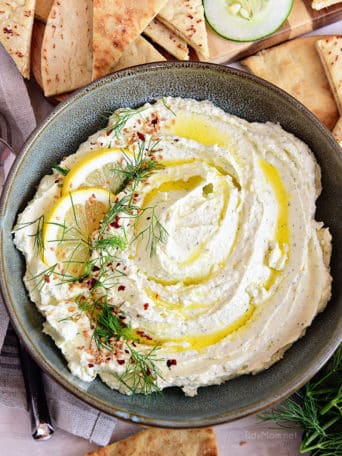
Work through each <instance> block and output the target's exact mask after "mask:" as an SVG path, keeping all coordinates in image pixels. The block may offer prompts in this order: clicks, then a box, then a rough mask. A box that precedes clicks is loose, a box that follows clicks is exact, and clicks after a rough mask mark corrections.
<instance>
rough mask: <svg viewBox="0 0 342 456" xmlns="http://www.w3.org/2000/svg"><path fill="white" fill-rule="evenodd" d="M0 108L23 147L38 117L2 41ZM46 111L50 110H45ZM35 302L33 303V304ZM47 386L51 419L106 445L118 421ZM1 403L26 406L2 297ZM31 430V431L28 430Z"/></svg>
mask: <svg viewBox="0 0 342 456" xmlns="http://www.w3.org/2000/svg"><path fill="white" fill-rule="evenodd" d="M0 111H1V112H2V113H3V114H4V115H5V116H6V118H7V120H8V122H9V123H10V126H11V130H12V136H13V138H12V146H13V148H14V150H16V151H18V150H20V148H21V146H22V145H23V143H24V141H25V139H26V138H27V137H28V135H29V134H30V133H31V131H32V130H33V129H34V128H35V126H36V119H35V115H34V112H33V109H32V105H31V101H30V98H29V95H28V92H27V90H26V86H25V83H24V81H23V79H22V77H21V75H20V73H19V72H18V70H17V68H16V66H15V64H14V62H13V61H12V59H11V58H10V57H9V56H8V54H7V53H6V51H5V50H4V48H3V47H2V46H1V44H0ZM45 111H46V112H48V111H49V109H45ZM32 305H33V304H32ZM44 385H45V390H46V395H47V399H48V403H49V407H50V413H51V416H52V420H53V422H54V424H55V425H56V426H57V427H60V428H61V429H64V430H66V431H68V432H71V433H72V434H75V435H78V436H80V437H84V438H86V439H89V440H90V441H92V442H95V443H97V444H99V445H106V444H107V443H108V442H109V440H110V438H111V435H112V433H113V430H114V428H115V426H116V420H115V419H114V418H111V417H109V416H108V415H106V414H104V413H101V412H99V411H97V410H95V409H94V408H92V407H89V406H88V405H86V404H85V403H83V402H82V401H80V400H79V399H77V398H76V397H74V396H72V395H71V394H69V393H68V392H67V391H65V390H64V389H63V388H61V387H60V386H59V385H57V384H56V383H55V382H54V381H53V380H52V379H50V378H49V377H48V376H47V375H46V374H44ZM0 404H2V405H6V406H9V407H22V408H25V407H26V398H25V387H24V383H23V377H22V373H21V368H20V361H19V356H18V348H17V346H16V341H15V336H14V332H13V329H12V328H11V327H10V325H9V321H8V316H7V313H6V310H5V308H4V305H3V303H2V302H1V299H0ZM27 432H28V433H29V432H30V430H29V429H28V430H27Z"/></svg>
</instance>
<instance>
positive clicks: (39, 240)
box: [13, 215, 45, 254]
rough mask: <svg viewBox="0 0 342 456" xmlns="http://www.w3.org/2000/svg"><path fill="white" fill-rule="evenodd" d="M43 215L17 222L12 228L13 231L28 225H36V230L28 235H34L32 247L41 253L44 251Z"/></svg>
mask: <svg viewBox="0 0 342 456" xmlns="http://www.w3.org/2000/svg"><path fill="white" fill-rule="evenodd" d="M44 223H45V221H44V215H41V216H39V217H38V218H36V219H35V220H33V221H32V222H23V223H17V224H16V225H15V227H14V228H13V231H14V232H15V231H20V230H23V229H25V228H28V227H29V226H33V225H36V231H35V232H34V233H33V234H30V237H34V247H35V248H36V249H37V251H38V252H39V253H40V254H42V253H43V251H44V242H43V229H44Z"/></svg>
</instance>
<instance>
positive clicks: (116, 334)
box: [75, 295, 161, 395]
mask: <svg viewBox="0 0 342 456" xmlns="http://www.w3.org/2000/svg"><path fill="white" fill-rule="evenodd" d="M75 302H76V304H77V305H78V308H79V310H80V311H82V312H86V313H87V315H88V317H89V319H90V321H91V322H92V323H94V324H95V329H94V332H93V336H92V337H93V340H94V342H95V344H96V346H97V349H98V350H101V349H104V350H109V351H111V350H113V349H114V345H115V342H116V341H121V342H123V343H124V348H125V352H126V353H127V354H128V357H127V359H125V363H126V368H125V371H124V372H123V373H122V374H120V375H119V374H116V378H117V379H118V380H119V382H121V383H122V384H124V385H125V386H126V387H127V388H128V389H129V391H131V392H132V393H143V394H146V395H147V394H151V393H153V392H159V391H160V390H159V387H158V384H157V379H158V378H160V377H161V372H160V370H159V368H158V367H157V364H156V363H157V362H158V361H160V359H159V358H158V357H157V356H156V352H157V350H159V348H160V347H158V346H157V345H155V346H154V347H152V348H151V349H149V350H148V351H147V352H143V351H138V350H137V349H136V348H135V346H134V344H135V342H139V336H138V334H137V333H136V331H135V330H133V329H132V327H131V325H130V324H129V323H128V322H126V316H125V314H124V313H123V312H122V311H121V309H120V307H118V306H112V305H110V304H109V303H108V302H107V299H106V296H102V297H101V298H98V299H96V298H95V299H94V298H92V297H90V298H88V299H87V298H85V297H84V296H82V295H81V296H79V297H77V298H76V299H75Z"/></svg>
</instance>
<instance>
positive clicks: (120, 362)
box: [117, 359, 125, 365]
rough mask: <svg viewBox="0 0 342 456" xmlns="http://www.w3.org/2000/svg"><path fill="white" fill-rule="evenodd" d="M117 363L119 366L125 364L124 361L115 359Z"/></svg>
mask: <svg viewBox="0 0 342 456" xmlns="http://www.w3.org/2000/svg"><path fill="white" fill-rule="evenodd" d="M117 362H118V364H120V365H122V364H125V360H124V359H117Z"/></svg>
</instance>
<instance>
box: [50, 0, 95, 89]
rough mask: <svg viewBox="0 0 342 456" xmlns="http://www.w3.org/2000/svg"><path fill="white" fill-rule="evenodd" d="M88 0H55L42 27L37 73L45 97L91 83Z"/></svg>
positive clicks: (90, 4)
mask: <svg viewBox="0 0 342 456" xmlns="http://www.w3.org/2000/svg"><path fill="white" fill-rule="evenodd" d="M91 39H92V2H91V0H78V1H77V2H75V1H74V0H55V1H54V3H53V5H52V8H51V11H50V14H49V17H48V21H47V24H46V27H45V32H44V38H43V43H42V51H41V73H42V84H43V89H44V95H45V96H52V95H57V94H60V93H64V92H70V91H71V90H75V89H77V88H79V87H82V86H84V85H85V84H88V83H89V82H90V81H91V69H92V64H91V58H92V56H91Z"/></svg>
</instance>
